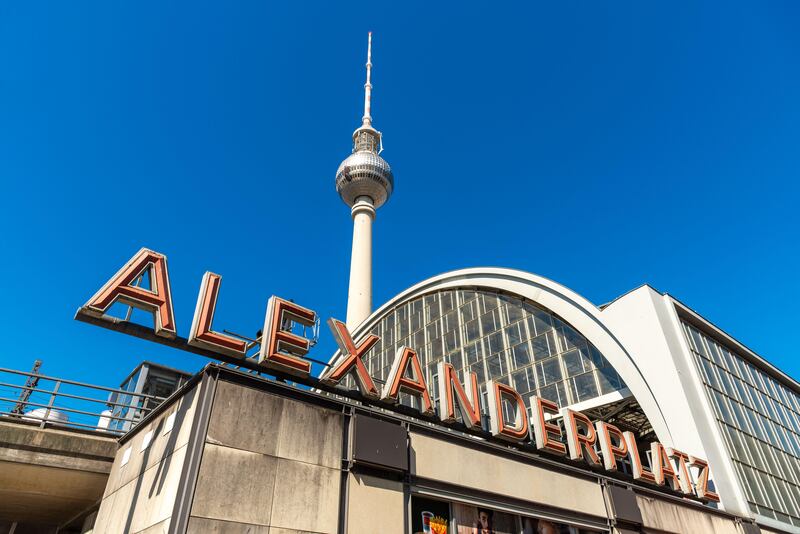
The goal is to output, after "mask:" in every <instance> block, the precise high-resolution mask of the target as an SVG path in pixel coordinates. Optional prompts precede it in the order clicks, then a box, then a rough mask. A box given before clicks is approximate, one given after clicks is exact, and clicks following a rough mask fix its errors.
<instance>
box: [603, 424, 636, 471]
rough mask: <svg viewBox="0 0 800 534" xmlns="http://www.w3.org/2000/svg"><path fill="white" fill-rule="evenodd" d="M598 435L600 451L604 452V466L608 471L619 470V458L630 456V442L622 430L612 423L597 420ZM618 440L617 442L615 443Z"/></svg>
mask: <svg viewBox="0 0 800 534" xmlns="http://www.w3.org/2000/svg"><path fill="white" fill-rule="evenodd" d="M595 428H597V437H598V440H599V441H600V452H601V453H602V454H603V467H605V468H606V470H608V471H616V470H617V458H620V459H622V458H625V457H626V456H628V444H627V443H625V436H623V435H622V430H620V429H619V428H617V427H615V426H614V425H612V424H610V423H606V422H604V421H597V422H596V423H595ZM615 441H616V443H615Z"/></svg>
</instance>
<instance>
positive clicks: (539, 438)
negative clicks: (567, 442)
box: [530, 395, 567, 456]
mask: <svg viewBox="0 0 800 534" xmlns="http://www.w3.org/2000/svg"><path fill="white" fill-rule="evenodd" d="M530 402H531V411H532V412H533V435H534V437H535V438H536V448H537V449H539V450H542V451H547V452H551V453H553V454H558V455H560V456H563V455H565V454H566V453H567V448H566V446H564V444H563V443H561V442H560V441H556V440H555V439H553V436H559V437H561V428H560V427H559V426H558V425H555V424H553V423H548V422H547V421H546V420H545V418H544V412H545V410H547V411H548V412H549V413H551V414H553V415H556V414H558V405H557V404H556V403H555V402H550V401H549V400H545V399H542V398H540V397H537V396H536V395H533V396H532V397H531V400H530Z"/></svg>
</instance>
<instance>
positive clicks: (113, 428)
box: [0, 367, 164, 435]
mask: <svg viewBox="0 0 800 534" xmlns="http://www.w3.org/2000/svg"><path fill="white" fill-rule="evenodd" d="M163 400H164V399H163V398H161V397H155V396H153V395H146V394H143V393H134V392H131V391H125V390H122V389H114V388H107V387H103V386H95V385H92V384H85V383H83V382H76V381H74V380H65V379H63V378H56V377H52V376H46V375H42V374H39V373H28V372H24V371H16V370H14V369H5V368H2V367H0V421H4V422H20V423H26V424H31V425H38V426H39V427H40V428H45V427H51V428H64V429H72V430H83V431H95V432H103V433H109V434H117V435H119V434H124V433H125V432H127V431H128V430H130V429H131V428H133V427H134V426H135V425H136V424H137V423H138V422H139V421H140V420H141V419H142V418H143V417H144V416H145V415H147V414H148V413H149V412H151V411H152V410H153V409H155V407H156V406H158V405H159V404H161V402H162V401H163Z"/></svg>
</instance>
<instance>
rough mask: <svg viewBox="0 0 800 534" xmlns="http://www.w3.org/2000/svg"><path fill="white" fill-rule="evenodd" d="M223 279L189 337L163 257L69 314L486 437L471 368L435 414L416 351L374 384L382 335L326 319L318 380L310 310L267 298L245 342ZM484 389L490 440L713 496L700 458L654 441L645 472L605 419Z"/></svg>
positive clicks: (204, 295)
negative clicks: (349, 382)
mask: <svg viewBox="0 0 800 534" xmlns="http://www.w3.org/2000/svg"><path fill="white" fill-rule="evenodd" d="M145 274H147V275H148V276H149V280H150V288H143V287H139V286H138V285H136V281H137V280H141V278H142V276H143V275H145ZM221 282H222V277H221V276H220V275H218V274H214V273H211V272H207V273H205V275H204V276H203V279H202V282H201V284H200V293H199V295H198V297H197V306H196V307H195V312H194V319H193V320H192V327H191V331H190V332H189V337H188V338H181V337H179V336H178V332H177V327H176V324H175V315H174V312H173V306H172V295H171V292H170V285H169V273H168V270H167V257H166V256H165V255H163V254H160V253H158V252H154V251H152V250H148V249H144V248H143V249H142V250H140V251H139V252H138V253H137V254H136V255H135V256H133V258H131V259H130V260H129V261H128V262H127V263H126V264H125V265H124V266H123V267H122V268H121V269H120V270H119V271H118V272H117V274H115V275H114V276H113V277H112V278H111V279H110V280H109V281H108V282H106V284H105V285H103V287H101V288H100V290H99V291H98V292H97V293H95V295H94V296H93V297H92V298H91V299H89V301H88V302H87V303H86V304H85V305H84V306H83V307H81V308H80V309H79V310H78V312H77V314H76V319H78V320H81V321H84V322H89V323H93V324H97V325H100V326H104V327H106V328H110V329H112V330H119V331H122V332H125V333H128V334H132V335H135V336H138V337H143V338H146V339H150V340H152V341H158V342H160V343H162V344H166V345H170V346H173V347H175V348H179V349H183V350H187V351H189V352H194V353H196V354H201V355H203V356H207V357H210V358H214V359H217V360H221V361H225V362H228V363H234V364H236V365H240V366H242V367H247V368H251V369H256V370H260V371H268V372H269V373H271V374H274V375H275V376H278V377H281V378H290V379H291V380H293V381H296V382H299V383H302V384H305V385H308V386H311V387H314V388H319V389H322V390H325V391H329V392H333V393H336V394H339V395H345V396H351V397H355V398H359V399H361V400H365V401H368V402H370V403H374V404H376V405H380V406H383V407H386V408H389V409H394V410H398V411H407V408H400V406H399V397H400V393H407V394H409V395H412V396H414V397H416V398H417V399H418V400H419V403H418V404H419V406H421V409H420V410H418V411H416V414H417V415H420V416H422V417H424V418H425V419H428V420H434V421H436V422H438V423H440V424H443V425H447V426H455V427H459V428H462V427H461V425H463V427H466V430H468V431H469V432H471V433H477V434H479V435H483V436H485V435H486V433H485V432H483V429H482V426H481V413H480V404H479V391H478V379H477V376H476V374H475V373H472V372H471V373H469V374H468V375H466V376H465V377H464V382H463V383H462V382H461V381H460V380H459V377H458V373H457V371H456V369H455V368H454V367H453V366H452V365H450V364H449V363H445V362H443V361H442V362H439V364H438V382H439V391H440V392H441V401H440V402H439V406H438V410H435V409H434V406H433V403H432V402H431V397H430V394H429V392H428V385H427V384H426V383H425V376H424V373H423V372H422V366H421V364H420V360H419V357H418V356H417V352H416V351H415V350H414V349H413V348H410V347H402V348H400V349H398V351H397V354H396V355H395V359H394V363H393V364H392V367H391V371H390V372H389V376H388V377H387V379H386V383H385V385H384V386H383V387H382V388H378V387H377V386H376V384H375V382H374V381H373V379H372V377H371V376H370V375H369V372H368V371H367V368H366V366H365V365H364V362H363V361H362V358H363V357H364V356H365V355H366V354H367V353H368V352H369V350H370V349H371V348H372V347H373V346H374V345H375V344H376V343H377V342H378V341H379V340H380V338H379V337H378V336H376V335H373V334H369V335H367V336H365V337H363V338H362V339H360V340H359V341H358V342H356V341H355V340H354V339H353V337H352V336H351V334H350V332H349V331H348V329H347V327H346V325H345V324H344V323H343V322H342V321H339V320H337V319H333V318H331V319H329V320H328V325H329V326H330V329H331V331H332V333H333V337H334V338H335V339H336V343H337V344H338V345H339V348H340V350H341V357H340V358H339V359H338V360H337V361H335V362H332V364H331V365H329V366H328V368H327V369H326V370H325V371H324V372H323V373H322V374H321V376H319V377H313V376H312V375H311V361H310V360H309V359H308V358H307V354H308V351H309V349H310V346H311V342H310V340H309V339H307V338H305V337H303V336H301V335H298V334H297V333H295V332H293V331H292V328H291V325H292V323H297V324H300V325H304V326H313V325H314V324H316V322H317V314H316V313H315V312H314V311H312V310H310V309H308V308H305V307H303V306H299V305H297V304H295V303H293V302H290V301H287V300H284V299H282V298H279V297H276V296H273V297H271V298H270V299H269V302H268V304H267V313H266V317H265V319H264V328H263V331H262V332H263V333H262V336H261V339H260V341H259V340H256V341H253V342H248V341H246V340H243V339H241V338H239V337H236V336H232V335H230V334H227V333H224V332H221V331H218V330H214V329H213V320H214V310H215V308H216V304H217V298H218V296H219V290H220V284H221ZM117 302H120V303H123V304H127V305H129V306H132V307H135V308H138V309H142V310H145V311H147V312H150V313H151V314H152V315H153V322H154V326H153V329H150V328H147V327H144V326H140V325H137V324H134V323H130V322H127V321H123V320H121V319H117V318H115V317H112V316H109V315H106V312H107V311H108V309H109V308H110V307H111V306H112V305H113V304H115V303H117ZM255 346H258V353H257V356H256V357H248V356H247V352H248V350H249V349H251V348H254V347H255ZM347 376H352V377H353V379H354V382H355V384H356V385H357V387H358V390H359V392H360V395H355V394H351V393H350V392H347V391H344V390H343V389H341V388H339V387H337V386H338V385H339V384H340V383H341V382H342V380H343V379H345V378H346V377H347ZM487 390H488V392H489V395H488V406H487V408H488V410H489V414H490V433H491V436H492V437H493V438H496V439H498V440H502V441H504V442H506V443H511V444H515V445H527V446H533V447H535V448H536V449H537V450H539V451H542V452H545V453H548V454H551V455H556V456H561V457H566V458H569V459H570V460H573V461H579V462H581V461H582V462H586V463H588V464H589V465H591V466H592V467H595V468H597V469H604V470H606V471H612V472H613V471H617V470H618V461H620V460H627V461H629V462H630V466H631V471H632V474H633V478H634V479H635V480H637V481H642V482H647V483H649V484H652V485H656V486H664V485H668V486H669V487H670V488H672V490H673V491H676V492H679V493H681V494H683V495H685V496H687V497H690V498H699V499H700V500H702V501H713V502H719V496H718V495H717V493H715V492H714V491H712V490H711V489H710V488H709V484H708V482H709V467H708V462H707V461H706V460H703V459H701V458H697V457H695V456H692V455H689V454H686V453H684V452H682V451H680V450H678V449H675V448H672V447H666V446H664V445H662V444H661V443H659V442H654V443H652V444H651V445H650V457H651V458H650V468H649V469H648V468H647V467H646V466H645V465H644V464H643V463H642V461H641V455H640V451H639V448H638V445H637V443H636V437H635V436H634V434H633V433H632V432H623V431H621V430H620V429H619V428H617V427H616V426H614V425H612V424H610V423H606V422H604V421H595V422H592V421H591V420H590V419H589V418H588V417H587V416H586V415H584V414H583V413H581V412H578V411H575V410H571V409H569V408H562V409H561V410H559V408H558V406H557V405H556V404H555V403H553V402H551V401H549V400H547V399H543V398H541V397H538V396H532V397H530V399H529V402H530V408H531V412H532V416H531V417H528V412H527V409H526V408H527V407H526V405H525V401H524V400H523V398H522V396H521V395H520V394H519V393H517V391H516V390H514V388H512V387H511V386H508V385H506V384H503V383H500V382H495V381H493V380H490V381H489V382H488V383H487ZM504 405H506V406H511V407H513V421H510V420H507V419H506V418H505V417H504V416H503V406H504ZM456 406H458V411H457V410H456ZM557 417H560V418H561V419H562V420H563V428H562V426H561V425H559V424H557Z"/></svg>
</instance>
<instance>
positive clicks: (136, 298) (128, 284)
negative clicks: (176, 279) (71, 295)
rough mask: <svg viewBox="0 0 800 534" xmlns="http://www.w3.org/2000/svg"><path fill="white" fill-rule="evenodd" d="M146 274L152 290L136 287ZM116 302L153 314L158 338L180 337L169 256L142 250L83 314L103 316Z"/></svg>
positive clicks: (102, 289)
mask: <svg viewBox="0 0 800 534" xmlns="http://www.w3.org/2000/svg"><path fill="white" fill-rule="evenodd" d="M145 272H147V274H148V275H149V278H150V289H145V288H143V287H137V286H134V285H132V284H133V283H134V282H135V281H136V280H137V279H138V278H139V277H140V276H142V275H144V274H145ZM115 302H122V303H124V304H127V305H129V306H133V307H134V308H139V309H141V310H145V311H148V312H150V313H152V314H153V319H154V323H155V326H154V330H155V333H156V334H157V335H159V336H164V337H170V338H174V337H175V336H176V335H177V332H176V330H175V316H174V315H173V313H172V295H171V294H170V290H169V273H168V271H167V257H166V256H164V255H163V254H159V253H158V252H153V251H152V250H148V249H146V248H143V249H141V250H140V251H139V252H137V253H136V255H135V256H134V257H133V258H131V259H130V260H128V263H126V264H125V266H124V267H122V269H120V270H119V271H118V272H117V274H115V275H114V276H113V277H112V278H111V280H109V281H108V282H106V284H105V285H104V286H103V287H102V288H100V291H98V292H97V293H96V294H95V295H94V296H93V297H92V298H91V299H90V300H89V302H87V303H86V304H85V305H84V307H83V311H85V312H87V313H89V314H90V315H94V316H96V317H103V316H104V314H105V312H106V311H107V310H108V308H110V307H111V305H112V304H114V303H115Z"/></svg>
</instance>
